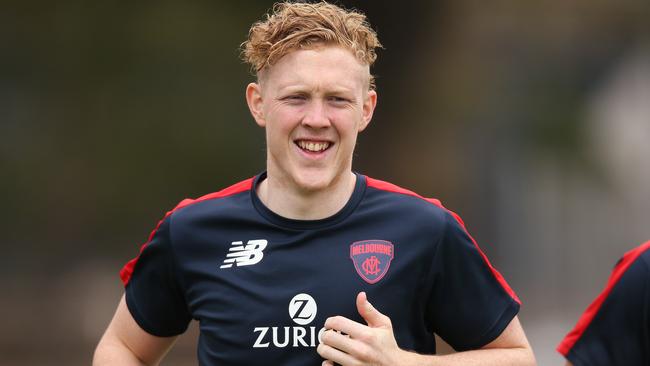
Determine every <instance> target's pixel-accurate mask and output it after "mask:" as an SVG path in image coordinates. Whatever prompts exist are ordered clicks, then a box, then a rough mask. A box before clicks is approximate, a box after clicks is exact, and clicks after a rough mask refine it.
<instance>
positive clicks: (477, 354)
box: [318, 293, 535, 366]
mask: <svg viewBox="0 0 650 366" xmlns="http://www.w3.org/2000/svg"><path fill="white" fill-rule="evenodd" d="M357 309H358V311H359V314H361V316H362V317H363V318H364V319H365V320H366V322H367V323H368V325H363V324H360V323H357V322H354V321H352V320H350V319H347V318H344V317H341V316H337V317H332V318H329V319H327V321H326V322H325V328H327V329H328V331H326V332H325V333H324V334H323V337H322V343H321V344H320V345H319V346H318V353H319V354H320V355H321V356H322V357H323V358H325V359H326V361H324V362H323V366H332V365H333V362H336V363H338V364H341V365H343V366H348V365H349V366H353V365H354V366H356V365H404V366H410V365H413V366H415V365H421V366H426V365H432V366H433V365H439V366H444V365H463V366H471V365H482V366H485V365H488V366H489V365H499V366H503V365H535V356H534V355H533V351H532V350H531V348H530V345H529V344H528V340H527V339H526V336H525V334H524V331H523V329H522V328H521V325H520V324H519V320H518V318H517V317H515V318H514V319H513V320H512V321H511V322H510V324H509V325H508V326H507V327H506V329H505V330H504V331H503V332H502V333H501V335H500V336H499V337H497V339H495V340H494V341H492V342H490V343H489V344H487V345H486V346H485V347H483V348H482V349H479V350H473V351H466V352H460V353H456V354H452V355H445V356H435V355H420V354H416V353H413V352H408V351H404V350H401V349H400V348H399V347H398V346H397V342H396V341H395V336H394V335H393V329H392V325H391V321H390V319H389V318H388V317H387V316H385V315H383V314H381V313H380V312H379V311H377V310H376V309H375V308H374V307H373V306H372V305H371V304H370V303H369V302H368V300H367V298H366V295H365V293H360V294H359V295H358V296H357ZM340 332H343V333H345V334H348V335H349V336H345V335H342V334H340Z"/></svg>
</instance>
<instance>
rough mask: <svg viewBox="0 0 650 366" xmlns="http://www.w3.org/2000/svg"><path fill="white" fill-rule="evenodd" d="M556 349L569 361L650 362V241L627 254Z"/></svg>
mask: <svg viewBox="0 0 650 366" xmlns="http://www.w3.org/2000/svg"><path fill="white" fill-rule="evenodd" d="M557 350H558V352H560V353H561V354H562V355H563V356H564V357H566V359H567V365H575V366H597V365H603V366H604V365H608V366H613V365H650V241H648V242H646V243H645V244H642V245H641V246H639V247H637V248H635V249H633V250H631V251H629V252H627V253H625V255H623V258H621V259H620V260H619V261H618V263H617V264H616V267H615V268H614V271H613V272H612V275H611V276H610V278H609V281H608V282H607V286H606V287H605V290H603V292H602V293H601V294H600V295H599V296H598V297H597V298H596V300H594V302H593V303H592V304H591V305H589V307H588V308H587V310H586V311H585V312H584V314H583V315H582V317H581V318H580V320H578V323H577V324H576V326H575V328H574V329H573V330H572V331H571V332H569V334H567V336H566V337H565V338H564V340H563V341H562V342H561V343H560V345H559V346H558V348H557Z"/></svg>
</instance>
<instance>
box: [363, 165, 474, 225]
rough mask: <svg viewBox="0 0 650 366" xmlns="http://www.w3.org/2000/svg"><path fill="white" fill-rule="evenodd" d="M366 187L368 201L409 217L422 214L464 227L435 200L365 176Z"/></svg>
mask: <svg viewBox="0 0 650 366" xmlns="http://www.w3.org/2000/svg"><path fill="white" fill-rule="evenodd" d="M366 185H367V188H368V191H367V195H368V196H369V198H370V199H376V200H379V201H381V202H385V203H388V204H390V205H391V208H393V209H395V210H399V209H403V210H405V211H408V213H409V214H410V215H409V216H411V217H412V214H413V213H417V214H424V216H425V217H432V216H433V217H434V218H436V219H438V220H440V221H442V222H448V221H451V222H453V223H458V224H460V225H461V226H464V223H463V221H462V219H461V218H460V216H458V214H456V213H455V212H453V211H451V210H449V209H447V208H446V207H445V206H444V205H443V204H442V203H441V202H440V200H439V199H437V198H430V197H424V196H422V195H420V194H418V193H416V192H414V191H411V190H409V189H406V188H403V187H400V186H398V185H395V184H393V183H389V182H386V181H383V180H379V179H374V178H371V177H368V176H366ZM427 214H429V215H427Z"/></svg>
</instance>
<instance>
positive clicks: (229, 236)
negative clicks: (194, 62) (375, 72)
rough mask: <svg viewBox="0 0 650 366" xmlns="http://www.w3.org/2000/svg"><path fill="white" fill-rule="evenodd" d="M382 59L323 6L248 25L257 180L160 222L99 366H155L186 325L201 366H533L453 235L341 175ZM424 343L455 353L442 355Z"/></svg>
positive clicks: (477, 266)
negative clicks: (438, 343)
mask: <svg viewBox="0 0 650 366" xmlns="http://www.w3.org/2000/svg"><path fill="white" fill-rule="evenodd" d="M376 47H380V44H379V41H378V40H377V37H376V35H375V32H374V31H373V30H372V29H371V28H370V27H369V26H368V24H367V22H366V20H365V17H364V16H363V15H362V14H359V13H356V12H351V11H346V10H343V9H341V8H339V7H336V6H334V5H330V4H327V3H317V4H300V3H282V4H277V5H276V6H275V7H274V9H273V14H271V15H269V17H268V18H267V20H265V21H263V22H259V23H256V24H254V25H253V27H252V28H251V31H250V34H249V39H248V41H247V42H245V43H244V45H243V49H244V52H243V55H244V58H245V59H246V60H247V61H248V62H249V63H251V65H252V66H253V69H254V70H255V72H256V74H257V83H251V84H249V85H248V87H247V88H246V100H247V103H248V106H249V108H250V111H251V113H252V115H253V118H254V119H255V121H256V122H257V124H258V125H259V126H261V127H263V128H264V129H265V131H266V142H267V166H266V169H267V171H266V172H264V173H262V174H260V175H258V176H256V177H254V178H251V179H248V180H245V181H243V182H240V183H238V184H235V185H233V186H231V187H229V188H227V189H225V190H222V191H220V192H217V193H213V194H210V195H207V196H204V197H202V198H199V199H197V200H185V201H183V202H181V203H180V204H179V205H178V206H177V207H176V208H175V209H174V210H172V211H170V212H169V213H168V214H167V215H166V216H165V217H164V218H163V220H162V221H161V222H160V223H159V224H158V226H157V227H156V229H155V230H154V232H153V233H152V234H151V237H150V239H149V241H148V242H147V243H146V244H145V245H144V246H143V248H142V250H141V253H140V255H139V257H138V258H136V259H134V260H133V261H131V262H130V263H129V264H127V265H126V266H125V267H124V269H123V270H122V272H121V275H122V280H123V281H124V284H125V286H126V291H125V296H124V297H123V298H122V300H121V302H120V304H119V306H118V309H117V312H116V314H115V317H114V319H113V320H112V322H111V324H110V325H109V327H108V329H107V331H106V334H105V335H104V337H103V338H102V340H101V341H100V343H99V345H98V347H97V351H96V353H95V358H94V364H95V365H109V364H119V365H130V364H146V365H149V364H156V363H157V362H158V361H159V360H160V359H161V358H162V357H163V355H164V354H165V352H166V351H167V350H168V349H169V348H170V347H171V345H172V343H173V342H174V339H175V337H176V336H177V335H179V334H181V333H183V331H184V330H185V329H186V327H187V324H188V323H189V321H190V320H191V319H197V320H198V321H199V323H200V329H201V335H200V339H199V345H198V358H199V363H200V364H201V365H262V364H264V365H283V366H292V365H296V366H297V365H301V366H302V365H314V364H318V363H321V362H322V363H323V365H332V364H333V363H334V362H336V363H338V364H341V365H479V364H480V365H501V366H503V365H532V364H534V363H535V361H534V357H533V354H532V351H531V349H530V346H529V344H528V342H527V340H526V337H525V335H524V332H523V330H522V328H521V326H520V324H519V321H518V319H517V316H516V314H517V312H518V310H519V300H518V299H517V297H516V295H515V294H514V292H512V290H511V289H510V288H509V287H508V285H507V284H506V283H505V281H504V280H503V278H502V277H501V276H500V275H499V274H498V272H496V270H494V268H492V266H491V265H490V264H489V262H488V260H487V258H486V257H485V256H484V255H483V253H482V252H481V251H480V249H479V248H478V246H477V245H476V243H475V242H474V241H473V239H472V238H471V237H470V236H469V234H467V232H466V231H465V228H464V226H463V223H462V221H460V218H458V216H456V215H455V214H453V213H451V212H450V211H447V210H446V209H445V208H444V207H442V205H441V204H440V202H438V201H437V200H432V199H424V198H422V197H420V196H418V195H417V194H415V193H413V192H410V191H407V190H404V189H402V188H399V187H396V186H394V185H391V184H389V183H386V182H382V181H379V180H375V179H372V178H369V177H365V176H363V175H360V174H356V173H353V172H352V155H353V151H354V147H355V144H356V139H357V134H358V133H359V132H361V131H363V130H364V129H365V128H366V127H367V125H368V123H370V120H371V118H372V115H373V111H374V109H375V105H376V102H377V93H376V91H375V90H374V84H373V80H372V77H371V75H370V72H369V67H370V65H371V64H372V63H373V62H374V60H375V58H376V55H375V48H376ZM369 299H370V300H369ZM370 301H372V303H373V305H371V303H370ZM434 333H437V334H439V335H440V336H441V337H443V338H444V339H445V340H447V342H448V343H450V344H451V345H452V346H454V347H455V348H456V349H458V350H462V351H466V352H461V353H457V354H454V355H449V356H435V355H434V354H435V340H434V336H433V334H434ZM406 350H409V351H406ZM416 352H417V353H416Z"/></svg>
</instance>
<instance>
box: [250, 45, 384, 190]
mask: <svg viewBox="0 0 650 366" xmlns="http://www.w3.org/2000/svg"><path fill="white" fill-rule="evenodd" d="M369 76H370V74H369V68H368V66H367V65H364V64H362V63H360V62H359V61H358V60H357V58H356V57H354V55H353V54H352V53H351V52H350V51H348V50H346V49H344V48H340V47H334V46H323V47H319V48H316V49H311V50H297V51H293V52H290V53H288V54H287V55H285V56H284V57H282V58H281V59H280V60H278V62H277V63H275V64H274V65H273V66H271V67H269V68H268V69H266V70H264V71H263V73H262V74H261V75H260V84H256V83H252V84H249V85H248V88H247V90H246V99H247V102H248V105H249V107H250V110H251V113H252V114H253V117H254V118H255V121H256V122H257V124H258V125H260V126H261V127H264V128H265V129H266V143H267V170H268V176H269V179H276V180H277V181H278V182H282V184H290V185H292V186H293V187H292V188H296V189H299V190H301V191H314V190H324V189H327V188H328V187H331V186H333V185H334V184H337V183H339V182H341V181H342V179H341V178H345V177H350V172H351V169H352V154H353V152H354V146H355V145H356V141H357V134H358V133H359V132H360V131H363V129H365V127H366V126H367V125H368V123H369V122H370V119H371V118H372V113H373V111H374V109H375V105H376V102H377V94H376V93H375V92H374V91H369V90H368V80H369Z"/></svg>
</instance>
